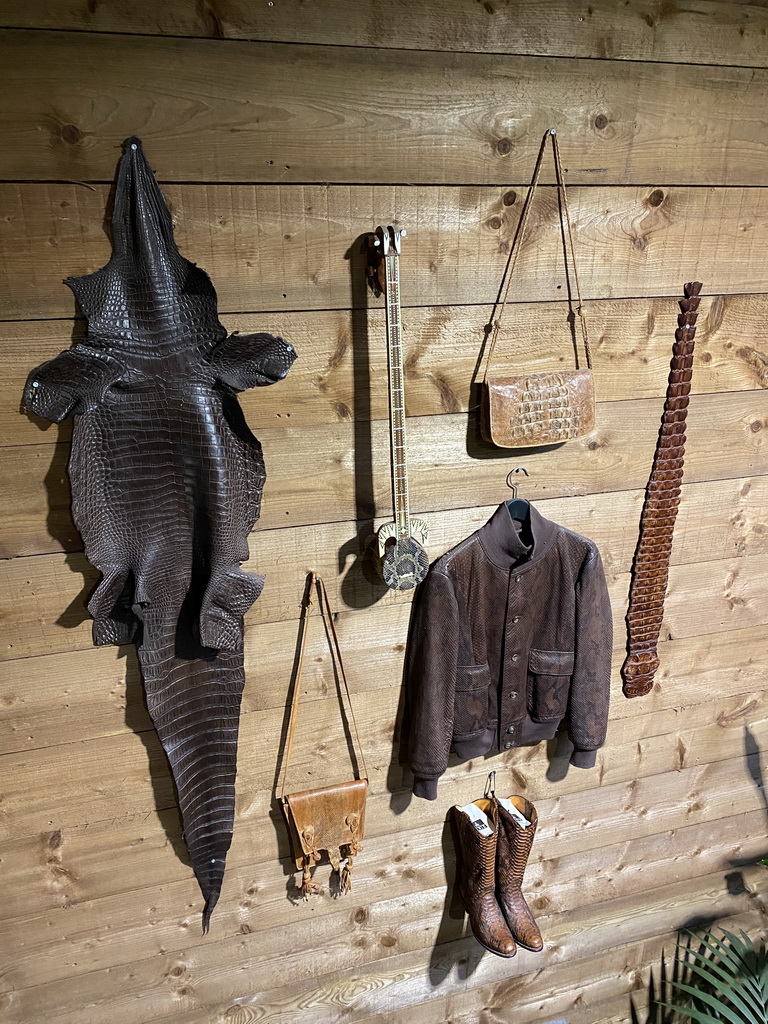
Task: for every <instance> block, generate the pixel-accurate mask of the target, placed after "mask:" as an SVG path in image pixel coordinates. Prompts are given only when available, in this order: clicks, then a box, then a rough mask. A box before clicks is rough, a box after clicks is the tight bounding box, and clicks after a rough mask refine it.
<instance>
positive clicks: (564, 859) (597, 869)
mask: <svg viewBox="0 0 768 1024" xmlns="http://www.w3.org/2000/svg"><path fill="white" fill-rule="evenodd" d="M760 825H761V822H760V821H759V819H758V818H757V816H756V815H745V814H739V815H736V816H734V817H731V818H724V819H722V820H721V823H720V827H719V829H718V834H717V836H716V837H713V836H712V835H711V833H710V832H709V826H708V825H707V824H705V825H690V826H686V827H683V828H681V829H678V830H675V831H674V832H662V833H660V834H659V835H655V836H649V837H647V838H645V839H642V840H636V841H634V842H631V843H627V842H626V841H625V840H623V839H622V840H621V841H619V842H615V843H612V844H607V845H603V846H601V847H600V848H599V849H592V850H586V851H581V852H578V853H575V854H573V855H569V854H568V853H567V850H566V849H564V848H563V845H562V844H557V843H555V844H551V843H550V844H549V845H547V843H546V842H544V843H541V842H537V844H536V845H537V847H538V849H537V852H536V861H535V863H529V866H528V869H527V871H526V875H525V890H526V893H527V894H528V902H529V905H530V907H531V910H532V911H533V913H534V914H535V915H536V916H537V917H540V918H541V923H542V927H544V928H545V934H546V923H547V922H548V919H549V918H550V917H551V916H552V915H556V914H563V913H566V912H569V911H574V910H576V909H578V908H580V907H583V906H585V905H586V904H588V903H599V902H603V901H606V900H612V899H620V898H622V897H626V896H629V895H632V894H636V893H639V892H643V891H646V890H647V883H646V876H647V873H648V871H649V870H651V868H652V869H653V870H654V872H655V883H656V886H657V887H658V886H662V885H668V884H671V883H674V882H680V881H686V880H688V881H693V880H694V879H697V878H701V877H702V876H706V875H712V874H713V873H714V872H717V871H721V872H723V873H726V872H728V871H729V869H730V868H732V867H733V863H734V861H736V860H739V861H740V862H742V863H743V864H744V865H745V866H751V865H752V864H753V862H754V861H755V860H756V859H757V858H759V857H762V856H763V855H764V854H765V852H766V849H767V848H768V842H767V841H766V837H765V830H764V829H761V827H760ZM439 831H440V830H436V829H435V828H434V827H431V828H425V829H419V830H415V831H414V832H410V833H408V834H407V835H404V836H402V837H397V838H396V839H394V841H393V837H391V836H385V837H382V838H381V839H379V840H373V841H371V840H369V841H368V843H367V845H366V848H365V852H366V868H365V871H364V872H361V878H360V885H359V887H357V891H355V890H353V899H352V900H350V901H346V902H352V903H353V904H354V906H353V907H347V906H344V901H341V902H340V901H339V900H332V899H324V900H317V901H314V902H315V906H313V907H301V906H299V907H298V908H295V907H290V906H289V907H286V903H287V902H288V901H287V900H286V869H287V870H288V871H289V872H290V867H289V866H287V865H285V864H284V863H278V862H272V863H270V864H264V865H261V866H260V867H259V868H258V870H256V869H255V868H254V867H253V866H249V867H246V868H245V869H244V870H242V871H241V870H236V871H234V872H233V873H232V877H231V878H230V889H231V890H232V891H236V892H239V893H240V897H239V902H238V903H237V904H235V902H234V901H233V900H231V899H230V902H229V905H228V910H227V911H225V913H224V914H222V915H220V916H221V918H222V920H220V921H219V926H218V934H219V936H222V935H237V934H238V933H240V934H248V933H247V932H245V931H244V929H243V925H246V926H247V927H248V928H250V929H253V927H254V925H255V923H256V922H258V926H259V931H260V933H261V941H262V956H261V957H260V961H261V962H260V963H259V964H258V965H254V966H253V967H252V969H251V972H250V977H249V984H250V985H253V986H254V987H262V986H263V987H268V986H269V983H270V980H271V972H272V971H274V967H275V962H276V959H277V958H278V957H283V958H284V960H285V968H286V977H285V978H284V983H289V982H290V980H291V975H297V974H300V972H301V963H302V960H303V959H304V958H305V957H306V956H307V955H311V954H312V952H313V951H314V942H315V941H316V938H317V934H318V932H319V930H320V928H322V932H323V934H324V937H325V943H324V945H325V946H326V950H327V955H328V954H330V955H329V961H330V962H328V963H326V967H330V966H331V964H332V963H333V961H334V960H335V962H336V963H337V964H338V965H339V966H342V965H343V962H344V961H343V956H344V953H343V950H344V945H345V942H344V940H345V937H346V936H347V935H348V933H349V924H350V916H351V915H353V914H357V913H358V908H359V907H360V906H361V905H362V906H363V907H364V908H365V911H366V914H367V917H366V920H365V922H364V923H365V925H366V926H367V927H366V929H355V932H358V933H359V932H367V931H373V932H374V933H375V934H376V933H377V934H378V935H379V936H381V938H383V940H384V941H381V938H380V939H379V943H380V949H381V951H382V952H383V953H384V955H386V954H387V952H388V951H393V952H394V951H395V950H396V949H399V951H400V952H406V951H407V948H408V945H409V944H410V943H409V941H408V937H406V936H404V934H403V933H404V932H405V931H406V930H409V926H411V925H412V924H413V922H414V920H416V921H418V919H419V918H420V917H421V915H422V913H423V910H424V906H425V904H428V902H430V901H431V900H433V899H434V893H433V891H432V890H438V891H439V892H440V895H441V896H442V895H443V893H444V891H445V886H446V880H447V885H448V887H449V888H450V887H452V886H453V883H454V878H455V854H454V850H453V846H452V843H450V842H447V841H446V842H445V843H441V842H439V841H436V839H437V838H439ZM660 851H663V852H660ZM555 861H556V863H553V862H555ZM554 869H556V875H557V883H556V884H552V878H553V874H554ZM317 870H318V874H319V875H321V874H324V872H323V869H322V868H319V869H317ZM255 875H258V878H257V879H256V878H255V877H254V876H255ZM382 880H386V896H385V895H384V892H383V890H382ZM355 881H356V882H357V881H358V879H357V877H356V878H355ZM248 897H251V898H250V899H249V898H248ZM393 900H398V901H400V902H401V909H400V912H399V913H398V914H397V917H396V919H394V920H390V917H391V907H392V901H393ZM193 902H194V892H193V891H192V890H191V889H190V887H189V885H188V884H187V883H186V882H183V883H179V884H170V885H165V886H163V887H162V888H158V889H156V890H153V889H149V890H143V891H142V892H141V895H140V897H139V898H138V899H131V900H125V899H124V898H123V897H122V896H120V897H113V898H107V899H104V900H88V901H83V902H82V903H78V904H77V905H76V906H70V907H69V908H67V909H69V910H74V911H75V913H74V914H72V913H66V911H63V910H62V909H60V910H57V911H55V912H54V913H52V914H43V915H39V916H26V917H25V918H23V919H22V920H19V921H14V935H15V942H14V944H13V946H12V945H11V944H10V943H9V944H8V945H7V948H6V949H5V950H4V960H5V964H6V970H5V972H4V976H3V980H2V982H1V983H0V984H2V986H3V990H4V991H10V990H13V989H24V988H30V987H34V986H35V985H38V984H41V983H45V982H47V981H54V980H61V981H64V980H65V979H67V978H70V977H72V976H73V975H81V974H85V973H88V972H89V971H93V970H101V969H103V968H109V967H116V966H119V965H120V964H123V963H130V962H132V961H140V960H142V959H144V958H145V957H146V955H147V948H146V940H145V937H144V925H145V922H146V917H147V910H146V906H147V904H151V905H152V907H153V909H152V911H151V914H152V920H153V935H152V938H153V946H155V944H157V947H161V948H164V949H165V950H166V951H167V952H168V953H176V954H177V955H179V954H181V953H182V951H185V950H188V949H190V948H191V947H194V946H197V945H199V944H200V938H199V935H198V934H197V933H196V929H195V928H194V927H193V926H192V925H193V922H192V921H191V920H190V926H191V927H189V928H187V929H180V928H179V926H178V912H177V910H176V908H177V907H178V906H184V905H188V904H189V903H193ZM286 910H293V911H294V914H293V916H294V918H295V922H294V928H293V929H292V930H291V931H292V934H286V929H285V927H284V921H285V915H286ZM73 916H74V917H75V918H76V922H75V929H76V932H75V935H76V936H78V937H75V935H73V922H72V920H71V918H72V917H73ZM320 922H322V924H321V923H320ZM107 923H108V924H109V937H110V941H109V942H108V943H106V942H98V941H97V942H96V943H95V944H94V942H93V938H92V936H94V935H95V936H100V935H105V934H106V925H107ZM443 927H444V936H443V938H444V941H451V939H455V938H460V937H461V936H462V934H463V931H464V929H463V922H462V921H461V920H453V921H450V922H446V921H445V920H444V921H443ZM414 937H415V936H414ZM67 939H68V941H67ZM391 939H394V941H390V940H391ZM411 941H412V940H411ZM417 941H418V940H417ZM291 943H292V945H291ZM305 944H306V945H305ZM51 945H53V948H54V949H55V950H56V951H57V954H58V955H51V952H50V948H51ZM371 946H373V949H372V950H371ZM14 947H15V951H14ZM382 947H383V948H382ZM364 948H366V949H367V950H368V957H370V956H371V953H373V956H374V958H376V947H375V945H374V944H373V943H371V944H370V945H368V944H367V945H366V947H364ZM331 950H333V951H338V952H335V955H334V952H331ZM44 951H48V952H47V956H46V957H45V963H46V966H45V973H44V974H41V970H40V958H41V956H42V955H43V953H44ZM363 955H365V954H363ZM390 955H391V954H390ZM73 962H74V969H73Z"/></svg>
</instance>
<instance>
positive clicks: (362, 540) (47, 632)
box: [0, 481, 766, 660]
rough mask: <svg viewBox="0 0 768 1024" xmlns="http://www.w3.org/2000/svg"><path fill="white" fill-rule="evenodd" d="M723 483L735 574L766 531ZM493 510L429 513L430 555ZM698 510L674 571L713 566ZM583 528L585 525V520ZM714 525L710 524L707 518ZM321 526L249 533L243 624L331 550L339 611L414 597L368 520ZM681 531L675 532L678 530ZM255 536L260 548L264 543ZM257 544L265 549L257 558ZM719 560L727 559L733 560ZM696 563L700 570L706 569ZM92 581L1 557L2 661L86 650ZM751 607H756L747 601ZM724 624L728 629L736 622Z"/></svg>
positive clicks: (61, 564)
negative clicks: (375, 544) (691, 556)
mask: <svg viewBox="0 0 768 1024" xmlns="http://www.w3.org/2000/svg"><path fill="white" fill-rule="evenodd" d="M710 486H711V485H710ZM724 486H725V487H726V489H727V490H726V493H732V494H734V500H735V502H736V505H735V508H734V513H733V516H734V518H733V521H732V523H731V528H732V530H733V532H732V533H730V531H728V532H727V533H726V534H725V536H726V537H728V536H730V538H731V542H729V541H728V540H726V544H725V550H724V552H723V553H725V554H726V555H733V556H734V557H733V558H732V559H731V560H732V561H733V564H734V567H735V571H736V572H737V573H738V572H741V571H742V569H744V568H745V567H744V566H741V567H740V558H739V556H740V555H741V554H744V553H745V551H746V550H747V546H748V545H751V546H752V547H755V548H756V552H755V553H756V556H759V557H763V558H764V557H766V556H765V554H762V555H760V554H759V553H760V552H761V551H764V541H765V529H764V523H763V522H762V521H760V519H759V517H758V516H755V515H754V513H750V512H749V504H748V498H749V494H750V492H751V488H752V484H751V483H750V482H749V481H743V482H742V481H739V482H738V483H737V484H735V485H734V484H733V483H729V484H727V485H724ZM763 487H764V484H763V482H762V481H761V482H760V485H759V488H760V489H759V490H758V492H757V493H758V494H760V493H762V488H763ZM742 491H743V492H744V493H743V494H742V493H741V492H742ZM508 493H509V492H506V493H504V492H502V493H501V495H499V497H500V498H501V500H504V498H505V497H506V496H507V494H508ZM687 493H688V492H687V491H686V494H687ZM699 495H700V498H701V496H702V492H701V491H699ZM737 495H738V497H737ZM616 500H617V499H616V498H615V496H614V495H613V494H611V495H610V496H606V498H605V499H604V502H603V510H604V514H605V515H606V516H607V519H608V521H610V517H611V514H612V512H613V508H612V505H611V503H612V502H615V501H616ZM641 501H642V492H641V491H637V492H635V493H634V495H633V497H632V498H631V499H630V504H628V505H624V506H623V507H624V508H627V509H629V508H630V507H633V506H634V508H636V509H638V510H639V507H640V504H641ZM568 504H569V503H568V502H564V503H563V505H562V509H563V512H565V513H566V515H564V516H563V518H564V519H565V518H566V516H567V510H568ZM582 507H584V506H582ZM590 507H592V508H594V507H595V503H594V501H592V502H591V503H587V505H586V508H587V509H589V508H590ZM616 507H617V508H622V504H620V503H619V504H618V505H617V506H616ZM578 508H579V502H578V501H575V502H574V503H573V504H571V512H570V515H571V518H570V519H568V521H567V522H564V523H563V525H569V523H570V524H572V526H573V528H575V527H577V526H579V525H580V523H579V520H578V511H577V510H578ZM490 511H491V509H489V508H485V509H484V510H483V511H482V512H480V513H476V512H473V513H472V514H471V515H470V516H467V515H466V513H465V514H463V515H462V513H461V512H458V513H457V514H456V515H455V516H451V518H450V519H447V520H446V519H444V517H435V518H432V517H430V519H431V521H432V522H434V523H435V524H436V527H437V528H436V530H435V533H434V535H433V536H432V539H431V540H430V550H429V553H430V555H431V556H432V557H437V555H439V554H442V553H443V552H444V551H447V550H448V549H449V548H450V547H452V546H453V544H455V543H458V542H459V541H460V540H461V539H463V538H464V537H465V536H467V535H468V534H469V533H471V532H473V530H474V529H477V528H478V527H479V526H481V525H482V524H483V523H484V522H485V521H486V520H487V518H489V515H488V513H489V512H490ZM695 511H696V509H695V506H694V509H693V518H692V520H691V519H689V518H688V516H689V514H688V511H687V503H686V506H684V507H683V511H682V512H681V522H680V527H679V528H680V530H681V531H683V530H685V531H686V532H685V535H686V536H688V537H690V546H689V550H699V551H701V555H702V561H701V562H699V563H696V564H691V565H688V566H687V567H686V565H685V564H684V563H683V564H682V565H681V566H680V569H681V570H684V571H686V572H688V573H693V574H695V573H696V571H697V568H696V565H697V564H698V565H701V566H707V565H716V564H719V563H718V562H712V563H710V562H709V561H708V552H707V543H706V533H701V532H700V526H699V524H698V522H697V521H696V517H695ZM592 517H593V518H598V517H596V516H595V513H594V512H592ZM638 519H639V512H638V514H637V516H635V515H633V516H632V521H633V522H637V521H638ZM584 521H586V522H589V518H587V519H586V520H582V523H583V522H584ZM604 521H605V520H604ZM626 521H628V520H625V522H626ZM581 528H582V529H583V525H582V526H581ZM713 528H714V529H716V527H715V526H714V524H713ZM326 529H327V527H323V528H320V529H318V528H317V527H315V528H311V527H310V528H308V529H307V530H305V531H302V532H298V531H294V530H291V531H290V532H283V531H281V532H280V534H279V536H278V537H275V536H271V535H270V534H271V531H265V532H264V533H261V532H260V531H257V532H256V533H254V534H252V535H251V539H252V542H253V544H254V555H253V557H252V558H251V560H250V561H249V562H247V563H246V566H247V567H248V568H250V569H257V570H258V571H260V572H266V573H267V577H268V583H267V586H266V587H265V591H264V596H263V597H262V598H260V599H259V601H257V602H256V604H255V605H254V606H253V608H252V609H251V610H250V611H249V613H248V615H247V617H246V625H248V626H250V625H255V624H257V623H265V622H275V621H280V620H284V619H287V620H295V619H296V618H297V616H298V604H299V599H298V597H297V595H300V594H301V593H302V589H303V581H304V579H305V577H306V573H307V572H308V571H310V569H316V570H320V571H321V572H325V571H326V568H328V569H329V570H330V571H329V573H328V575H329V577H330V580H331V581H333V579H334V576H335V569H334V561H335V559H336V558H338V562H336V563H335V566H336V567H340V569H341V571H342V572H344V570H345V569H346V573H345V574H344V576H343V578H339V579H337V580H336V583H335V585H334V584H333V582H332V592H333V589H334V588H338V589H337V593H336V598H335V600H336V602H337V607H338V609H339V610H343V609H344V606H346V607H347V608H349V609H351V610H354V611H355V614H356V613H357V611H363V610H365V609H367V608H370V607H371V606H372V605H375V604H377V603H379V602H383V603H384V604H386V605H391V604H409V603H410V600H411V595H409V594H408V593H395V592H389V591H388V590H386V588H385V586H384V584H383V583H382V581H381V579H380V577H379V575H378V573H377V572H376V570H375V568H374V566H373V565H372V564H371V561H370V552H369V548H370V542H371V540H372V538H373V536H374V533H373V529H372V527H370V526H369V525H368V524H367V523H366V524H364V526H363V529H362V530H361V531H360V533H359V534H358V535H357V536H356V535H355V531H354V530H353V529H352V528H351V527H350V526H349V525H348V524H347V528H346V529H342V530H340V531H339V532H335V531H334V532H332V533H330V535H329V534H327V533H325V532H324V531H325V530H326ZM577 532H578V531H577ZM584 532H591V531H584ZM683 535H684V534H683V533H682V532H681V533H680V536H683ZM262 537H263V538H264V539H263V541H262V540H261V538H262ZM721 540H722V537H721ZM324 541H325V542H326V543H324ZM332 541H337V542H338V547H337V546H336V543H333V546H331V542H332ZM262 543H263V544H265V545H266V547H264V548H262V547H261V544H262ZM598 543H599V540H598ZM615 543H616V542H615V541H614V544H615ZM623 545H624V547H623V556H622V554H621V550H620V549H615V550H614V551H611V550H608V551H606V564H607V568H608V572H609V576H613V577H615V580H616V588H617V589H616V594H617V600H618V601H620V602H623V601H624V600H625V597H626V594H625V592H624V589H623V588H624V584H625V582H627V580H628V569H629V560H630V558H631V553H632V547H633V545H634V540H633V539H632V535H631V534H629V535H627V536H625V537H624V538H623ZM329 549H330V550H329ZM680 550H681V551H683V550H684V549H682V548H681V549H680ZM720 550H721V551H722V550H723V549H722V548H721V549H720ZM262 551H263V552H264V555H263V556H261V557H260V555H261V552H262ZM710 553H711V552H710ZM677 557H678V556H677V555H676V554H675V555H674V556H673V561H675V562H676V561H677ZM614 562H615V564H614ZM723 564H730V560H728V561H726V562H724V563H723ZM702 571H703V572H704V574H706V568H704V569H703V570H702ZM729 573H730V570H726V575H728V574H729ZM272 581H274V582H272ZM97 582H98V573H97V571H96V570H95V569H94V568H93V567H92V566H91V565H90V564H89V563H88V562H87V561H86V559H85V556H84V555H82V554H71V555H68V556H62V555H61V554H56V555H45V556H36V557H29V558H16V559H13V560H12V561H10V562H9V563H7V564H6V567H5V570H4V573H3V575H2V578H0V588H1V589H0V616H2V617H3V619H4V620H5V621H7V622H8V628H7V631H6V634H5V637H4V643H3V647H2V648H0V660H13V659H16V658H26V657H30V656H36V655H41V654H52V653H55V652H64V651H75V650H83V649H86V648H88V647H90V646H91V620H90V616H89V614H88V612H87V610H86V607H85V604H86V601H87V598H88V596H89V595H90V593H91V592H92V590H93V588H94V587H95V585H96V584H97ZM711 585H712V584H711V581H710V583H709V584H707V592H708V593H710V592H711ZM737 590H738V588H737ZM723 593H724V594H725V598H724V599H727V600H732V601H733V607H734V608H737V607H742V605H741V603H740V602H741V598H739V597H738V594H737V593H731V589H730V588H729V587H727V586H725V589H724V591H723ZM752 611H754V606H753V608H752ZM742 625H746V623H742ZM726 628H734V626H733V625H731V626H729V627H726ZM404 639H405V636H404V635H403V637H401V640H403V641H404Z"/></svg>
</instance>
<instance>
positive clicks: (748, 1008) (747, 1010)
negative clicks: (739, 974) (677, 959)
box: [691, 954, 765, 1020]
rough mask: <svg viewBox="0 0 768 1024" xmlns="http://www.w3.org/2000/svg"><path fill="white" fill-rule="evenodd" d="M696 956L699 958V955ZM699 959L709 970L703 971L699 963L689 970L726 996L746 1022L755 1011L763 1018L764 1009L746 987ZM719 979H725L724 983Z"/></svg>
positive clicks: (712, 964) (719, 968)
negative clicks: (746, 1000) (744, 1017)
mask: <svg viewBox="0 0 768 1024" xmlns="http://www.w3.org/2000/svg"><path fill="white" fill-rule="evenodd" d="M696 955H697V956H700V954H696ZM701 959H702V960H703V961H704V963H706V964H707V967H709V968H711V970H707V969H705V968H704V967H703V966H702V965H701V963H692V964H691V970H692V971H695V973H696V974H697V975H698V976H699V977H700V978H703V979H704V980H705V981H706V982H708V983H709V984H710V985H711V986H712V988H714V990H715V991H716V992H721V993H722V994H723V995H724V996H726V998H727V999H729V1000H730V1002H732V1003H733V1004H734V1006H735V1007H736V1009H737V1010H740V1011H741V1013H743V1014H744V1015H745V1016H746V1018H747V1020H749V1018H750V1016H752V1015H754V1013H755V1011H757V1012H758V1013H760V1014H761V1016H763V1017H764V1016H765V1013H764V1011H765V1007H764V1006H761V1005H760V1001H759V1000H758V999H756V998H755V997H754V995H753V994H752V993H750V992H748V990H747V987H746V986H745V985H743V984H742V983H741V981H740V979H739V978H734V977H731V976H729V975H728V974H727V973H726V972H725V971H724V970H723V969H722V968H721V967H719V966H718V965H717V964H715V963H713V962H712V961H711V960H708V959H707V958H706V957H701ZM713 971H716V972H717V973H716V974H714V973H712V972H713ZM718 975H719V977H718ZM721 979H725V983H723V981H722V980H721ZM747 998H749V1002H745V999H747Z"/></svg>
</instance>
